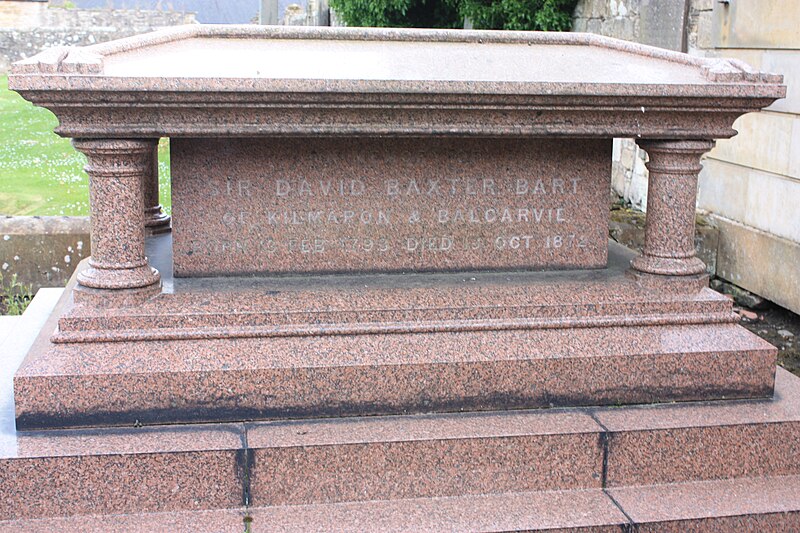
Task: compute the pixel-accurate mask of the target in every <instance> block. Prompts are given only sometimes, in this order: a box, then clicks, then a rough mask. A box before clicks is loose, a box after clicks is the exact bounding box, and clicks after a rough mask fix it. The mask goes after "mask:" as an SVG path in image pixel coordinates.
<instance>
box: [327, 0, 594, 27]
mask: <svg viewBox="0 0 800 533" xmlns="http://www.w3.org/2000/svg"><path fill="white" fill-rule="evenodd" d="M577 1H578V0H331V1H330V4H331V7H332V8H333V9H334V10H336V12H337V13H338V14H339V16H340V17H341V18H342V20H343V21H344V22H345V24H347V25H348V26H372V27H392V28H461V27H463V25H464V18H465V17H466V18H468V19H470V21H471V22H472V26H473V27H474V28H476V29H492V30H545V31H565V30H569V28H570V26H571V23H572V11H573V10H574V9H575V5H576V4H577Z"/></svg>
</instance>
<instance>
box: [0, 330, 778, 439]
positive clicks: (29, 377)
mask: <svg viewBox="0 0 800 533" xmlns="http://www.w3.org/2000/svg"><path fill="white" fill-rule="evenodd" d="M775 358H776V350H775V348H773V347H772V346H770V345H769V344H768V343H767V342H766V341H763V340H762V339H760V338H758V337H757V336H755V335H754V334H752V333H750V332H748V331H747V330H745V329H744V328H742V327H741V326H738V325H736V324H706V325H674V326H646V327H624V328H622V327H609V328H578V329H545V330H517V331H508V330H506V331H482V332H458V333H427V334H423V333H419V334H405V335H360V336H323V337H282V338H270V339H263V338H247V339H227V340H222V339H207V340H185V341H152V342H109V343H93V344H91V345H88V344H85V343H73V344H53V343H51V342H49V341H46V340H45V341H44V342H42V343H40V344H38V348H36V347H35V348H34V350H33V351H32V353H31V355H29V357H28V358H27V359H26V361H25V362H24V363H23V365H22V367H21V368H20V369H19V371H18V372H17V374H16V376H15V379H14V384H15V391H16V416H17V426H18V427H19V428H21V429H40V428H58V427H75V426H109V425H132V424H135V423H141V424H163V423H188V422H228V421H242V420H274V419H287V418H315V417H326V416H363V415H387V414H405V413H424V412H457V411H485V410H503V409H530V408H548V407H562V406H582V405H620V404H636V403H653V402H671V401H685V400H711V399H719V398H757V397H761V398H763V397H768V396H770V395H771V394H772V389H773V381H774V364H775Z"/></svg>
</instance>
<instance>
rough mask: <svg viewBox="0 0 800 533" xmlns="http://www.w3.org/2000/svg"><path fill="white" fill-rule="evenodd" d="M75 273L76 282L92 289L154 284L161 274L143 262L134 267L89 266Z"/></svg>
mask: <svg viewBox="0 0 800 533" xmlns="http://www.w3.org/2000/svg"><path fill="white" fill-rule="evenodd" d="M89 261H90V263H89V265H90V266H89V267H88V268H86V269H83V270H81V271H80V272H78V274H77V280H78V283H80V284H81V285H83V286H84V287H91V288H94V289H138V288H140V287H147V286H149V285H155V284H156V283H158V282H159V280H160V279H161V276H160V274H159V272H158V270H156V269H155V268H152V267H151V266H149V265H147V264H145V265H142V266H139V267H135V268H115V269H106V268H94V267H92V266H91V259H89Z"/></svg>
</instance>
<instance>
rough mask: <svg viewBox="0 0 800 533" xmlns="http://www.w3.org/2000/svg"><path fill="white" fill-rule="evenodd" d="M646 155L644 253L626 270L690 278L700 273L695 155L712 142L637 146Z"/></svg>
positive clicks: (643, 143) (702, 269) (641, 143)
mask: <svg viewBox="0 0 800 533" xmlns="http://www.w3.org/2000/svg"><path fill="white" fill-rule="evenodd" d="M638 144H639V146H641V147H642V148H643V149H644V150H646V151H647V154H648V155H649V156H650V161H649V162H648V163H647V169H648V170H649V171H650V177H649V179H648V190H647V217H646V219H645V237H644V250H643V252H642V255H640V256H639V257H637V258H635V259H634V260H633V261H632V262H631V265H632V266H633V268H634V269H636V270H638V271H640V272H646V273H648V274H662V275H669V276H689V275H693V274H700V273H702V272H705V264H704V263H703V262H702V261H701V260H700V259H699V258H697V257H695V248H694V233H695V204H696V198H697V174H698V173H699V172H700V170H701V169H702V166H701V165H700V156H702V155H703V154H704V153H706V152H708V151H709V150H711V148H713V147H714V142H713V141H650V140H646V141H638Z"/></svg>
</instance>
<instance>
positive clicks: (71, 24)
mask: <svg viewBox="0 0 800 533" xmlns="http://www.w3.org/2000/svg"><path fill="white" fill-rule="evenodd" d="M23 4H29V5H28V6H24V5H23ZM196 22H197V20H196V18H195V15H194V13H184V12H177V11H156V10H133V9H72V8H60V7H50V6H48V4H46V3H42V2H18V1H13V0H11V1H9V0H4V1H0V73H3V72H6V71H7V70H8V67H9V65H10V64H11V63H13V62H14V61H18V60H20V59H24V58H26V57H30V56H32V55H35V54H37V53H39V52H41V51H42V50H44V49H46V48H50V47H52V46H84V45H90V44H94V43H99V42H103V41H110V40H112V39H119V38H122V37H128V36H130V35H135V34H137V33H145V32H148V31H152V30H155V29H158V28H163V27H167V26H175V25H180V24H194V23H196Z"/></svg>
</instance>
